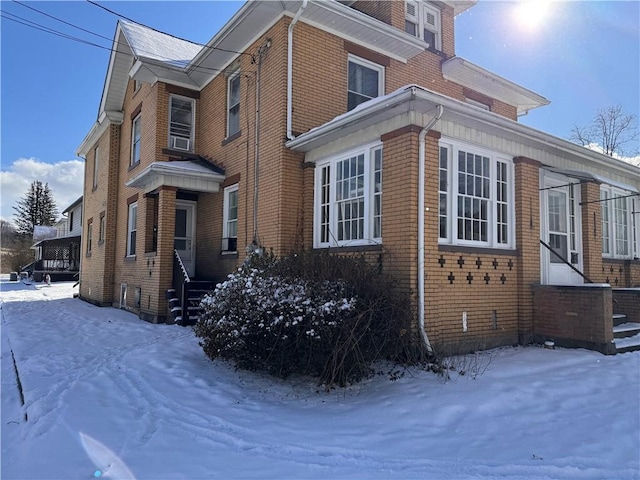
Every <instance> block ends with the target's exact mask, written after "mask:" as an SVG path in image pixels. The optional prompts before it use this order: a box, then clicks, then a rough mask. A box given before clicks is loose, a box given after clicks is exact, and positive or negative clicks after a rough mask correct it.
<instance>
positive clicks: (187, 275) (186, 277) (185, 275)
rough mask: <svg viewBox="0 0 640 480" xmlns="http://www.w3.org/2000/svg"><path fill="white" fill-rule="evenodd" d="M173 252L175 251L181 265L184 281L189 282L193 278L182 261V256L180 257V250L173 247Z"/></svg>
mask: <svg viewBox="0 0 640 480" xmlns="http://www.w3.org/2000/svg"><path fill="white" fill-rule="evenodd" d="M173 253H174V255H175V257H176V259H177V260H178V266H179V267H180V270H181V271H182V276H183V277H184V281H185V282H187V283H189V282H190V281H191V278H190V277H189V274H188V273H187V269H186V268H185V267H184V263H182V258H180V254H179V253H178V250H176V249H173Z"/></svg>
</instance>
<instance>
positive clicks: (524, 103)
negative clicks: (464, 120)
mask: <svg viewBox="0 0 640 480" xmlns="http://www.w3.org/2000/svg"><path fill="white" fill-rule="evenodd" d="M442 75H443V77H444V78H445V79H446V80H450V81H452V82H455V83H458V84H460V85H462V86H464V87H467V88H470V89H472V90H475V91H476V92H479V93H482V94H484V95H487V96H488V97H491V98H495V99H498V100H500V101H503V102H504V103H507V104H509V105H514V106H515V107H517V109H518V114H523V113H526V112H528V111H529V110H532V109H534V108H537V107H541V106H543V105H548V104H549V103H550V102H549V100H547V99H546V98H544V97H543V96H541V95H538V94H537V93H535V92H532V91H531V90H527V89H526V88H524V87H522V86H520V85H518V84H516V83H513V82H510V81H509V80H506V79H504V78H502V77H500V76H498V75H496V74H495V73H491V72H489V71H488V70H485V69H484V68H482V67H479V66H478V65H475V64H473V63H471V62H469V61H467V60H465V59H464V58H461V57H453V58H450V59H449V60H447V61H445V62H443V63H442Z"/></svg>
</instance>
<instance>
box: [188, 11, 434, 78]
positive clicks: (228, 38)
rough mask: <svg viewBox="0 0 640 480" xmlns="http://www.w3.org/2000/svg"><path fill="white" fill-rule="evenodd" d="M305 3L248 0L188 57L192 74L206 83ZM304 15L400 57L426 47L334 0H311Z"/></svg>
mask: <svg viewBox="0 0 640 480" xmlns="http://www.w3.org/2000/svg"><path fill="white" fill-rule="evenodd" d="M301 6H302V1H301V0H281V1H277V2H276V1H264V0H263V1H249V2H246V3H245V4H244V5H243V6H242V8H241V9H240V10H239V11H238V12H237V13H236V14H235V15H234V16H233V18H231V20H229V22H227V24H226V25H225V26H224V27H223V28H222V29H221V30H220V31H219V32H218V33H217V34H216V36H215V37H213V39H211V41H210V42H209V43H208V44H207V46H206V47H204V48H203V49H202V51H201V52H200V53H199V54H198V55H197V56H196V57H195V59H194V60H193V62H191V63H190V65H189V66H188V67H187V71H188V72H189V75H190V76H191V77H192V78H193V79H194V80H195V81H196V82H197V83H199V84H204V83H206V82H207V81H208V80H209V79H210V78H211V77H212V76H215V75H216V74H217V72H219V71H221V70H222V69H224V68H226V67H227V66H228V65H229V63H230V62H231V61H233V59H234V58H235V57H236V56H237V53H234V52H241V51H244V50H246V49H247V48H248V47H249V45H250V44H252V43H253V42H255V40H256V39H257V37H258V36H259V34H261V32H264V31H266V30H267V29H268V28H270V27H271V26H272V25H273V24H274V23H275V22H277V21H278V19H280V17H282V16H283V15H287V16H294V15H295V14H296V13H297V12H298V10H299V9H300V7H301ZM300 21H301V22H305V23H308V24H310V25H313V26H315V27H317V28H319V29H321V30H325V31H327V32H330V33H333V34H335V35H338V36H340V37H342V38H344V39H348V40H349V41H351V42H353V43H356V44H358V45H361V46H363V47H365V48H368V49H370V50H373V51H376V52H378V53H381V54H383V55H386V56H388V57H391V58H394V59H396V60H399V61H402V62H406V61H407V60H409V59H410V58H412V57H414V56H415V55H418V54H419V53H421V52H423V51H424V50H425V48H426V44H425V43H424V42H423V41H422V40H420V39H418V38H416V37H414V36H412V35H409V34H407V33H405V32H403V31H401V30H398V29H396V28H393V27H391V26H390V25H387V24H386V23H384V22H381V21H379V20H377V19H375V18H373V17H370V16H369V15H366V14H364V13H362V12H359V11H357V10H355V9H353V8H351V7H348V6H345V5H343V4H342V3H340V2H337V1H335V0H309V1H308V3H307V6H306V8H305V9H304V11H303V13H302V16H301V17H300ZM294 37H295V33H294ZM294 42H295V38H294ZM225 50H226V51H225ZM203 67H204V68H203ZM206 69H209V70H210V71H209V72H207V71H206ZM203 70H204V71H203Z"/></svg>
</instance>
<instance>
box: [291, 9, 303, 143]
mask: <svg viewBox="0 0 640 480" xmlns="http://www.w3.org/2000/svg"><path fill="white" fill-rule="evenodd" d="M305 8H307V0H302V5H300V8H299V9H298V12H297V13H296V16H295V17H293V20H291V23H290V24H289V28H288V30H287V140H293V139H294V138H295V137H294V136H293V133H292V132H291V117H292V115H293V100H292V99H293V27H295V26H296V23H298V19H299V18H300V16H301V15H302V12H303V11H304V9H305Z"/></svg>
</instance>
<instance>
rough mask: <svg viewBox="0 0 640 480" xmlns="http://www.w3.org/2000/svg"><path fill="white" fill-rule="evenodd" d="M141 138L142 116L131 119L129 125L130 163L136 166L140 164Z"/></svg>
mask: <svg viewBox="0 0 640 480" xmlns="http://www.w3.org/2000/svg"><path fill="white" fill-rule="evenodd" d="M141 136H142V116H141V115H138V116H137V117H135V118H134V119H133V123H132V124H131V163H130V165H132V166H133V165H137V164H138V163H140V140H141Z"/></svg>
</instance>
